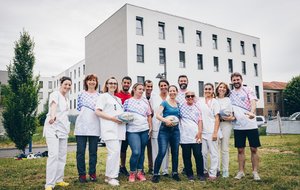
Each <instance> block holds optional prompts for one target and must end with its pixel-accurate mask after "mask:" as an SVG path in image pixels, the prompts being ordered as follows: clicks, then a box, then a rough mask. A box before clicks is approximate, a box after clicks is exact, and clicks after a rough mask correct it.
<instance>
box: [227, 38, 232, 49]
mask: <svg viewBox="0 0 300 190" xmlns="http://www.w3.org/2000/svg"><path fill="white" fill-rule="evenodd" d="M227 51H228V52H232V47H231V38H227Z"/></svg>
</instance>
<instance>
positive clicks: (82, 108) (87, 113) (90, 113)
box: [74, 91, 100, 137]
mask: <svg viewBox="0 0 300 190" xmlns="http://www.w3.org/2000/svg"><path fill="white" fill-rule="evenodd" d="M99 95H100V94H99V93H98V92H95V93H89V92H87V91H83V92H82V93H80V94H79V95H78V101H77V102H78V106H77V110H78V111H79V115H78V117H77V119H76V123H75V130H74V134H75V135H78V136H98V137H99V136H100V121H99V119H98V117H97V115H96V114H95V105H96V101H97V98H98V97H99Z"/></svg>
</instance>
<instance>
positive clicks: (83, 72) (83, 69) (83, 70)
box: [82, 65, 85, 75]
mask: <svg viewBox="0 0 300 190" xmlns="http://www.w3.org/2000/svg"><path fill="white" fill-rule="evenodd" d="M82 74H83V75H85V65H83V66H82Z"/></svg>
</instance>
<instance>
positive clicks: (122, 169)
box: [119, 166, 129, 177]
mask: <svg viewBox="0 0 300 190" xmlns="http://www.w3.org/2000/svg"><path fill="white" fill-rule="evenodd" d="M119 174H123V175H125V176H127V177H128V176H129V172H128V171H127V169H126V167H125V166H124V167H120V170H119Z"/></svg>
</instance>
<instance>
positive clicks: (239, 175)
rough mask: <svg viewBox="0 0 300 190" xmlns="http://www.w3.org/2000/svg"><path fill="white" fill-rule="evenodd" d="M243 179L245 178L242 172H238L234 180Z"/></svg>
mask: <svg viewBox="0 0 300 190" xmlns="http://www.w3.org/2000/svg"><path fill="white" fill-rule="evenodd" d="M243 177H245V174H244V172H238V173H237V174H236V176H235V177H234V178H235V179H239V180H240V179H242V178H243Z"/></svg>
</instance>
